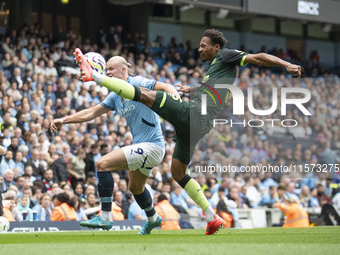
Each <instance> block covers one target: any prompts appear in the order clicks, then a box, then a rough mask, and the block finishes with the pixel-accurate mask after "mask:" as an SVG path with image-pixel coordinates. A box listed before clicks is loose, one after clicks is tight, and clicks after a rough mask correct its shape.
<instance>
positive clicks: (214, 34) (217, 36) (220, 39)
mask: <svg viewBox="0 0 340 255" xmlns="http://www.w3.org/2000/svg"><path fill="white" fill-rule="evenodd" d="M203 37H208V38H209V39H210V41H211V43H212V44H213V45H216V44H219V45H220V47H221V48H223V46H224V45H225V44H226V43H227V39H226V38H225V37H224V36H223V33H222V32H220V31H218V30H216V29H207V30H205V31H204V33H203Z"/></svg>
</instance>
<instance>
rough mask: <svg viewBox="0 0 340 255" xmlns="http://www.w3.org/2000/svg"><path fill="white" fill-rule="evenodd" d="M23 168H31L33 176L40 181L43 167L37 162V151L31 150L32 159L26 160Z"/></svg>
mask: <svg viewBox="0 0 340 255" xmlns="http://www.w3.org/2000/svg"><path fill="white" fill-rule="evenodd" d="M25 166H31V167H32V169H33V174H32V175H33V176H34V177H36V178H38V179H41V177H42V175H43V172H44V165H43V164H42V163H41V162H40V160H39V150H38V149H33V151H32V157H31V158H30V159H28V160H27V163H26V164H25Z"/></svg>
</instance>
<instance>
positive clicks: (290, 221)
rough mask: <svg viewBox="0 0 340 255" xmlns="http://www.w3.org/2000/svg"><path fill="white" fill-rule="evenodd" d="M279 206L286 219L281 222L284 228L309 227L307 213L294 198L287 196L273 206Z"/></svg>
mask: <svg viewBox="0 0 340 255" xmlns="http://www.w3.org/2000/svg"><path fill="white" fill-rule="evenodd" d="M277 207H278V208H279V209H280V210H281V211H283V214H284V215H285V216H286V219H285V221H284V223H283V227H284V228H307V227H309V218H308V213H307V212H306V210H305V209H303V208H302V207H301V206H300V205H299V204H298V203H297V201H296V200H295V199H293V198H288V199H286V200H285V203H284V204H283V203H276V204H274V205H273V208H277Z"/></svg>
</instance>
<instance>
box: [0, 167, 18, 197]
mask: <svg viewBox="0 0 340 255" xmlns="http://www.w3.org/2000/svg"><path fill="white" fill-rule="evenodd" d="M11 185H13V186H15V181H14V172H13V170H12V169H7V170H6V171H5V174H4V178H3V184H2V191H1V192H3V193H5V192H6V191H7V190H8V189H9V187H10V186H11Z"/></svg>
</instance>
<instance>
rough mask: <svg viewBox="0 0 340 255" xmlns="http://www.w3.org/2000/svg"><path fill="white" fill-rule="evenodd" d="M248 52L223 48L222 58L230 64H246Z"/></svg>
mask: <svg viewBox="0 0 340 255" xmlns="http://www.w3.org/2000/svg"><path fill="white" fill-rule="evenodd" d="M247 55H248V54H247V53H245V52H243V51H240V50H230V49H223V50H221V58H222V61H223V63H225V64H228V65H240V66H244V65H245V63H244V60H245V59H246V57H247Z"/></svg>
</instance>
